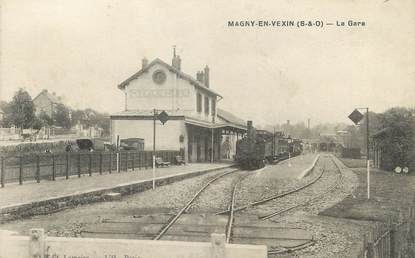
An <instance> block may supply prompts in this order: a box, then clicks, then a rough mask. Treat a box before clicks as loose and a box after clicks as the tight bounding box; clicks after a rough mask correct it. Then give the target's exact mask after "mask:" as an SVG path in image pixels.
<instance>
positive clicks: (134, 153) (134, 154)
mask: <svg viewBox="0 0 415 258" xmlns="http://www.w3.org/2000/svg"><path fill="white" fill-rule="evenodd" d="M132 154H133V159H132V160H131V162H132V164H131V167H132V169H133V171H134V165H135V164H134V159H135V156H136V154H137V152H134V151H133V152H132Z"/></svg>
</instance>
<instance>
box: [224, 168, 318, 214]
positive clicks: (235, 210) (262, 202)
mask: <svg viewBox="0 0 415 258" xmlns="http://www.w3.org/2000/svg"><path fill="white" fill-rule="evenodd" d="M324 172H325V171H324V169H323V170H322V171H321V172H320V174H319V175H318V176H317V177H316V178H314V179H313V180H311V181H310V182H308V183H306V184H304V185H302V186H299V187H297V188H294V189H291V190H288V191H286V192H284V193H281V194H276V195H273V196H270V197H266V198H264V199H261V200H258V201H254V202H251V203H248V204H246V205H243V206H240V207H237V208H234V210H233V212H238V211H242V210H245V209H247V208H249V207H253V206H258V205H261V204H265V203H267V202H269V201H272V200H276V199H279V198H282V197H284V196H287V195H290V194H293V193H296V192H299V191H301V190H303V189H305V188H307V187H309V186H311V185H313V184H314V183H316V182H317V181H318V180H319V179H320V178H321V177H322V176H323V174H324ZM229 212H230V211H229V210H225V211H221V212H218V213H216V215H223V214H227V213H229Z"/></svg>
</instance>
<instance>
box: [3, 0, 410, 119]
mask: <svg viewBox="0 0 415 258" xmlns="http://www.w3.org/2000/svg"><path fill="white" fill-rule="evenodd" d="M246 20H255V21H258V20H293V21H295V22H297V21H300V20H312V21H315V20H319V21H323V24H325V23H327V22H329V23H335V24H336V22H337V21H339V22H341V21H345V22H347V21H348V20H354V21H364V22H365V26H364V27H349V26H343V27H340V26H334V25H331V26H328V25H325V26H323V28H317V27H303V28H297V27H229V26H228V21H246ZM0 21H1V23H0V29H1V31H0V36H1V38H0V50H1V56H0V61H1V63H0V68H1V69H0V99H2V100H6V101H9V100H10V99H11V97H12V96H13V93H14V92H15V91H17V90H18V89H19V88H25V89H26V90H28V91H29V93H30V94H31V95H32V97H35V96H36V95H37V94H38V93H39V92H40V91H41V90H42V89H48V90H49V91H51V92H56V94H57V95H60V96H63V97H64V99H65V100H66V103H68V104H69V105H70V106H71V107H73V108H86V107H91V108H94V109H97V110H99V111H102V112H109V113H113V112H117V111H121V110H122V109H123V107H124V95H123V93H122V92H121V91H120V90H119V89H118V88H117V85H118V84H119V83H121V82H122V81H123V80H125V79H126V78H128V77H129V76H130V75H132V74H133V73H135V72H136V71H138V70H139V69H140V67H141V59H142V58H143V57H146V58H148V59H149V60H150V61H151V60H152V59H155V58H160V59H162V60H164V61H166V62H168V63H170V62H171V58H172V46H173V45H176V46H177V52H178V54H179V55H180V56H181V59H182V70H183V71H184V72H185V73H188V74H190V75H192V76H195V74H196V72H197V71H198V70H201V69H202V68H203V67H204V66H205V65H206V64H207V65H209V67H210V84H211V88H213V89H214V90H215V91H217V92H219V93H220V94H221V95H222V96H223V97H224V98H223V100H221V101H220V102H219V104H218V107H220V108H223V109H226V110H228V111H230V112H232V113H234V114H236V115H238V116H239V117H241V118H243V119H251V120H254V123H256V124H262V125H263V124H272V123H283V122H285V121H287V120H290V121H291V123H296V122H306V121H307V119H308V118H310V119H311V123H312V125H313V124H316V123H320V122H347V123H351V122H350V121H348V119H347V116H348V115H349V113H350V112H351V111H353V109H354V108H356V107H369V108H370V109H371V110H372V111H375V112H382V111H384V110H386V109H387V108H390V107H393V106H407V107H414V103H415V2H414V1H411V0H399V1H398V0H389V1H384V0H367V1H353V0H321V1H320V0H317V1H309V0H298V1H294V0H281V1H244V0H238V1H236V0H230V1H222V0H211V1H182V0H175V1H165V0H72V1H66V0H2V1H1V20H0Z"/></svg>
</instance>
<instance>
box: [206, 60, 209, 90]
mask: <svg viewBox="0 0 415 258" xmlns="http://www.w3.org/2000/svg"><path fill="white" fill-rule="evenodd" d="M205 86H206V87H208V88H209V66H207V65H206V66H205Z"/></svg>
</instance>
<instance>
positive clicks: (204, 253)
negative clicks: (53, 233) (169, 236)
mask: <svg viewBox="0 0 415 258" xmlns="http://www.w3.org/2000/svg"><path fill="white" fill-rule="evenodd" d="M11 257H13V258H27V257H47V258H65V257H66V258H69V257H76V258H80V257H82V258H225V257H226V258H266V257H267V247H266V246H263V245H236V244H226V243H225V235H224V234H212V235H211V242H210V243H209V242H181V241H180V242H179V241H155V240H127V239H96V238H95V239H94V238H63V237H45V235H44V230H43V229H31V231H30V236H29V237H23V236H10V235H8V234H7V233H3V234H1V235H0V258H11Z"/></svg>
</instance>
